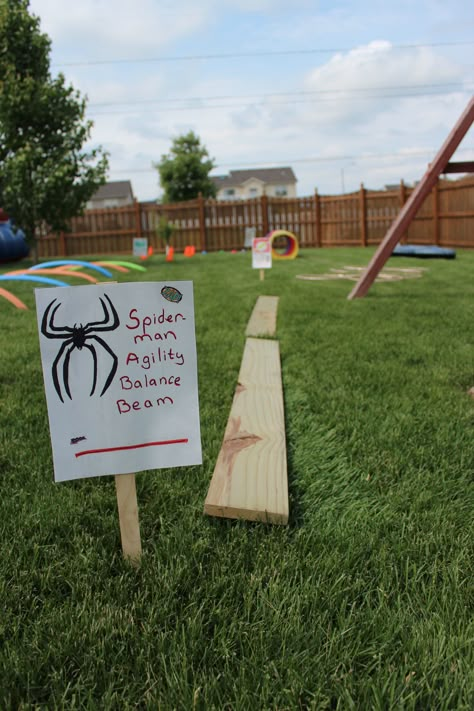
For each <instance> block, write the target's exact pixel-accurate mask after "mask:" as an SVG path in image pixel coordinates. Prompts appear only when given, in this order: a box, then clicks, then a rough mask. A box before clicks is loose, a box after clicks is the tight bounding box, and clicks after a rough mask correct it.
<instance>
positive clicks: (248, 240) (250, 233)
mask: <svg viewBox="0 0 474 711" xmlns="http://www.w3.org/2000/svg"><path fill="white" fill-rule="evenodd" d="M256 234H257V228H256V227H246V228H245V239H244V247H252V244H253V240H254V239H255V236H256Z"/></svg>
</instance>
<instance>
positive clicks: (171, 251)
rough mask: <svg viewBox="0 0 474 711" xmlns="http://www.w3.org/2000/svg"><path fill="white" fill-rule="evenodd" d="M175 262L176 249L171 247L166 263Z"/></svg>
mask: <svg viewBox="0 0 474 711" xmlns="http://www.w3.org/2000/svg"><path fill="white" fill-rule="evenodd" d="M173 260H174V247H170V248H169V250H168V254H167V255H166V261H167V262H172V261H173Z"/></svg>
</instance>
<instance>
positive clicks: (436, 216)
mask: <svg viewBox="0 0 474 711" xmlns="http://www.w3.org/2000/svg"><path fill="white" fill-rule="evenodd" d="M433 232H434V243H435V245H436V246H439V237H440V234H439V233H440V224H439V178H438V180H437V181H436V183H435V184H434V185H433Z"/></svg>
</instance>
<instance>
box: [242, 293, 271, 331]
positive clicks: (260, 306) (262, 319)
mask: <svg viewBox="0 0 474 711" xmlns="http://www.w3.org/2000/svg"><path fill="white" fill-rule="evenodd" d="M277 308H278V296H259V297H258V299H257V303H256V304H255V306H254V309H253V311H252V314H251V316H250V319H249V322H248V324H247V329H246V331H245V335H246V336H274V335H275V333H276V321H277Z"/></svg>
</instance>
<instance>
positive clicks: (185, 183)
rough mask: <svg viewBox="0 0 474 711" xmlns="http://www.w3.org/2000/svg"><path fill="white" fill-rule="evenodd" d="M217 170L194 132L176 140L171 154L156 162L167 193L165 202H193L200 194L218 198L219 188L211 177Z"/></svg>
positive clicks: (165, 193)
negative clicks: (217, 191)
mask: <svg viewBox="0 0 474 711" xmlns="http://www.w3.org/2000/svg"><path fill="white" fill-rule="evenodd" d="M214 167H215V164H214V160H213V159H211V158H209V153H208V151H207V149H206V148H205V147H204V146H202V145H201V141H200V139H199V137H198V136H196V134H195V133H194V132H193V131H189V133H186V134H185V135H183V136H179V137H178V138H175V139H174V141H173V145H172V147H171V150H170V155H162V156H161V162H160V163H155V168H156V169H157V170H158V173H159V176H160V184H161V187H162V188H163V190H164V195H163V202H165V203H167V202H182V201H183V200H193V199H194V198H197V197H198V195H199V193H201V194H202V195H203V197H215V195H216V187H215V185H214V183H213V182H212V180H211V179H210V177H209V173H210V172H211V170H212V169H213V168H214Z"/></svg>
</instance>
